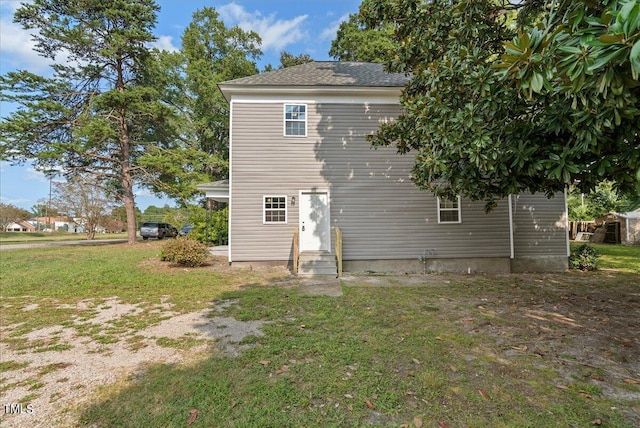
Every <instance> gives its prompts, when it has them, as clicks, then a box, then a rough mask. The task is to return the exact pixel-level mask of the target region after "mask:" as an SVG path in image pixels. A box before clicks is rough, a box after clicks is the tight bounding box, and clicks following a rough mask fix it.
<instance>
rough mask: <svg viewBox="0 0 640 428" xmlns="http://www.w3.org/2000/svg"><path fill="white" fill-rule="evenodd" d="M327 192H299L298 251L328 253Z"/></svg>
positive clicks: (329, 237)
mask: <svg viewBox="0 0 640 428" xmlns="http://www.w3.org/2000/svg"><path fill="white" fill-rule="evenodd" d="M330 225H331V222H330V221H329V194H328V193H327V192H300V251H330V249H331V227H330Z"/></svg>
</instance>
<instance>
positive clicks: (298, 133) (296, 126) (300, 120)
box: [284, 104, 307, 137]
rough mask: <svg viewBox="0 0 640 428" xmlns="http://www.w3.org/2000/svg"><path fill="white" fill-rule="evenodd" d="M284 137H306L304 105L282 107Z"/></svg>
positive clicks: (305, 107) (305, 109) (305, 108)
mask: <svg viewBox="0 0 640 428" xmlns="http://www.w3.org/2000/svg"><path fill="white" fill-rule="evenodd" d="M284 135H285V136H287V137H306V136H307V106H306V105H305V104H285V105H284Z"/></svg>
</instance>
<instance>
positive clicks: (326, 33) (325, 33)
mask: <svg viewBox="0 0 640 428" xmlns="http://www.w3.org/2000/svg"><path fill="white" fill-rule="evenodd" d="M348 20H349V14H348V13H345V14H344V15H342V16H341V17H340V18H338V19H337V20H335V21H333V22H331V24H330V25H329V27H327V28H325V29H324V30H322V33H321V34H320V39H321V40H333V39H335V37H336V34H338V28H340V24H341V23H342V22H344V21H348Z"/></svg>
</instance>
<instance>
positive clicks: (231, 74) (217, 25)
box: [141, 7, 262, 204]
mask: <svg viewBox="0 0 640 428" xmlns="http://www.w3.org/2000/svg"><path fill="white" fill-rule="evenodd" d="M260 43H261V40H260V36H258V34H257V33H255V32H252V31H244V30H242V29H241V28H240V27H237V26H236V27H231V28H228V27H226V26H225V24H224V23H223V22H222V21H221V20H220V17H219V14H218V12H216V10H215V9H214V8H211V7H205V8H203V9H200V10H198V11H196V12H194V14H193V17H192V21H191V23H190V24H189V26H188V27H187V28H186V29H185V31H184V33H183V36H182V49H181V51H180V52H175V53H169V52H157V51H156V52H155V55H154V62H153V64H152V67H149V69H148V75H149V82H150V84H153V85H156V87H157V88H158V90H159V91H162V93H163V99H164V100H165V102H166V103H167V105H168V106H171V107H172V108H173V109H175V111H176V113H177V116H176V117H175V121H174V122H173V123H171V124H167V125H170V126H172V127H173V131H172V132H171V133H169V135H172V136H175V139H173V140H171V139H168V140H163V137H162V136H159V138H158V140H159V141H163V142H162V144H159V145H158V146H156V147H154V148H152V149H151V150H149V151H147V153H146V154H145V156H144V157H143V158H142V159H141V163H142V164H143V165H144V167H145V171H147V172H148V173H150V174H151V175H153V176H154V177H155V179H154V180H153V183H154V184H153V189H154V190H155V191H156V192H158V193H164V194H167V195H169V196H171V197H173V198H176V199H177V200H178V201H179V202H180V203H181V204H186V203H187V201H188V200H190V199H192V198H193V196H194V194H196V193H197V190H196V188H195V185H196V184H198V183H202V182H204V181H212V180H221V179H224V178H227V177H228V174H229V104H228V103H227V101H226V100H225V98H224V96H223V95H222V93H221V92H220V90H219V89H218V83H220V82H223V81H225V80H232V79H236V78H240V77H245V76H250V75H253V74H257V73H258V69H257V67H256V61H257V60H258V59H259V58H260V56H261V55H262V51H261V50H260Z"/></svg>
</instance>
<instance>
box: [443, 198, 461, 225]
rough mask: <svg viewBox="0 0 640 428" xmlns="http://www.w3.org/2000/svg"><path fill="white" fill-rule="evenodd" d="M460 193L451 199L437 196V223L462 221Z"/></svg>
mask: <svg viewBox="0 0 640 428" xmlns="http://www.w3.org/2000/svg"><path fill="white" fill-rule="evenodd" d="M460 214H461V213H460V195H458V196H456V197H454V198H453V199H449V198H445V197H438V223H462V216H461V215H460Z"/></svg>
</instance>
